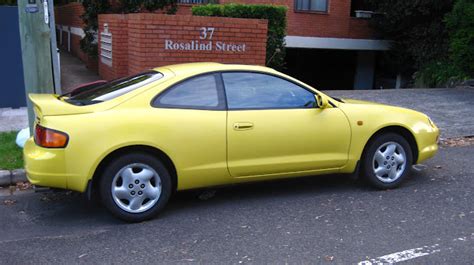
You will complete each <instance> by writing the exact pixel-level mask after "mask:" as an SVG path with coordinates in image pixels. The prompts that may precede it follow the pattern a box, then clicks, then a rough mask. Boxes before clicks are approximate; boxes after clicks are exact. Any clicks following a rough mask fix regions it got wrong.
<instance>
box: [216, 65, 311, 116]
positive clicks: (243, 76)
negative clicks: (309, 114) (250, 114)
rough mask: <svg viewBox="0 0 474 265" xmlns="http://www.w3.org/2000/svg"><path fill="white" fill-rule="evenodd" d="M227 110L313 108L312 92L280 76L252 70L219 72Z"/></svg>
mask: <svg viewBox="0 0 474 265" xmlns="http://www.w3.org/2000/svg"><path fill="white" fill-rule="evenodd" d="M222 78H223V80H224V87H225V91H226V96H227V105H228V108H229V109H230V110H239V109H295V108H313V107H314V106H315V104H316V100H315V97H314V94H313V93H312V92H310V91H308V90H306V89H305V88H303V87H301V86H299V85H297V84H295V83H293V82H290V81H288V80H285V79H282V78H280V77H276V76H272V75H268V74H262V73H253V72H228V73H222Z"/></svg>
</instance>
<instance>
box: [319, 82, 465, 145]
mask: <svg viewBox="0 0 474 265" xmlns="http://www.w3.org/2000/svg"><path fill="white" fill-rule="evenodd" d="M324 92H326V93H327V94H329V95H330V96H335V97H340V98H353V99H361V100H369V101H375V102H380V103H385V104H390V105H396V106H401V107H406V108H411V109H415V110H418V111H421V112H424V113H426V114H428V115H429V116H430V117H431V119H432V120H433V121H434V122H435V123H436V125H437V126H438V127H439V128H440V129H441V137H443V138H449V137H458V136H469V135H474V88H449V89H385V90H338V91H336V90H332V91H324Z"/></svg>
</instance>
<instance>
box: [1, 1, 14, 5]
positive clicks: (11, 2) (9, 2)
mask: <svg viewBox="0 0 474 265" xmlns="http://www.w3.org/2000/svg"><path fill="white" fill-rule="evenodd" d="M0 6H16V0H0Z"/></svg>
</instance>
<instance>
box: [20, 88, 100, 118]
mask: <svg viewBox="0 0 474 265" xmlns="http://www.w3.org/2000/svg"><path fill="white" fill-rule="evenodd" d="M28 97H29V98H30V100H31V103H33V108H34V111H35V113H36V116H37V117H38V118H41V117H44V116H59V115H73V114H81V113H89V112H92V110H91V109H90V108H87V106H76V105H73V104H69V103H67V102H65V101H63V100H61V99H59V98H58V96H57V95H53V94H29V95H28Z"/></svg>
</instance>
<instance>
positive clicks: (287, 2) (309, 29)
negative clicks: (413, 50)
mask: <svg viewBox="0 0 474 265" xmlns="http://www.w3.org/2000/svg"><path fill="white" fill-rule="evenodd" d="M220 3H221V4H225V3H245V4H274V5H284V6H287V7H288V12H287V20H288V22H287V23H288V24H287V35H292V36H308V37H328V38H354V39H370V38H373V33H372V30H371V29H370V28H369V25H368V21H367V20H364V19H358V18H354V17H351V16H350V13H351V1H350V0H328V4H329V6H328V12H327V13H320V12H299V11H297V12H295V10H294V6H295V5H294V3H295V0H220Z"/></svg>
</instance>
